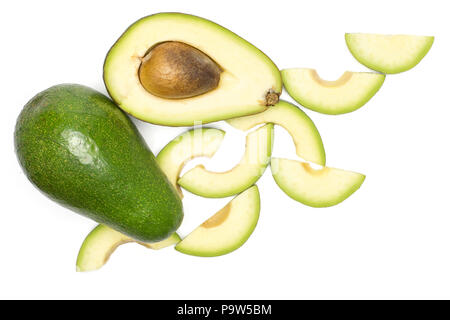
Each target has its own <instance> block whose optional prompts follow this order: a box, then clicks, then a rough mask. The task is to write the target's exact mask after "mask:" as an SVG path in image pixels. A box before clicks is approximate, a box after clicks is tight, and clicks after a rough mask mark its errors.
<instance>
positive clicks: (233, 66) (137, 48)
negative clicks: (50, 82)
mask: <svg viewBox="0 0 450 320" xmlns="http://www.w3.org/2000/svg"><path fill="white" fill-rule="evenodd" d="M167 41H178V42H182V43H185V44H187V45H190V46H192V47H194V48H196V49H198V50H200V51H202V52H203V53H204V54H206V55H207V56H208V57H210V58H211V59H212V60H213V61H215V63H217V64H218V65H219V66H220V68H221V70H222V72H221V74H220V81H219V83H218V86H217V88H215V89H214V90H212V91H209V92H207V93H204V94H201V95H198V96H195V97H190V98H184V99H166V98H160V97H157V96H155V95H153V94H151V93H149V92H148V91H147V90H146V89H145V88H144V87H143V86H142V85H141V82H140V79H139V75H138V70H139V68H140V66H141V63H142V59H143V57H144V56H145V55H146V54H147V52H148V50H149V49H150V48H152V47H154V46H155V45H157V44H159V43H163V42H167ZM231 53H232V54H231ZM104 82H105V85H106V87H107V89H108V92H109V94H110V95H111V97H112V98H113V99H114V101H115V102H116V103H117V104H118V105H119V106H120V107H121V108H122V109H123V110H125V111H126V112H128V113H130V114H132V115H133V116H135V117H136V118H138V119H141V120H144V121H147V122H151V123H154V124H161V125H166V126H192V125H195V124H198V123H208V122H213V121H218V120H223V119H229V118H233V117H240V116H244V115H249V114H254V113H258V112H262V111H264V110H265V109H266V108H267V104H268V102H269V100H272V99H268V97H269V96H268V94H269V93H275V94H277V95H279V94H280V93H281V90H282V82H281V75H280V72H279V70H278V68H277V67H276V65H275V64H274V63H273V62H272V61H271V60H270V59H269V58H268V57H267V56H266V55H265V54H264V53H263V52H261V51H260V50H259V49H257V48H256V47H254V46H253V45H251V44H250V43H249V42H247V41H246V40H244V39H242V38H241V37H239V36H237V35H236V34H234V33H232V32H231V31H229V30H227V29H225V28H223V27H221V26H219V25H218V24H215V23H214V22H211V21H209V20H206V19H203V18H200V17H196V16H192V15H187V14H181V13H159V14H155V15H151V16H148V17H145V18H142V19H140V20H138V21H137V22H135V23H134V24H133V25H131V26H130V27H129V28H128V29H127V30H126V31H125V32H124V33H123V34H122V36H120V38H119V39H118V40H117V42H116V43H115V44H114V46H113V47H112V48H111V50H110V51H109V53H108V55H107V57H106V60H105V64H104ZM270 97H273V94H272V95H270Z"/></svg>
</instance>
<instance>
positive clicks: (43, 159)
mask: <svg viewBox="0 0 450 320" xmlns="http://www.w3.org/2000/svg"><path fill="white" fill-rule="evenodd" d="M14 143H15V149H16V153H17V157H18V159H19V162H20V164H21V166H22V168H23V170H24V172H25V173H26V175H27V176H28V179H29V180H30V181H31V182H32V183H33V184H34V185H35V186H36V187H37V188H39V189H40V190H41V191H42V192H43V193H44V194H46V195H47V196H48V197H50V198H51V199H53V200H55V201H57V202H58V203H60V204H61V205H63V206H65V207H67V208H70V209H72V210H73V211H76V212H78V213H80V214H82V215H85V216H87V217H89V218H91V219H93V220H95V221H97V222H99V223H102V224H105V225H107V226H109V227H111V228H113V229H116V230H117V231H120V232H122V233H124V234H126V235H128V236H130V237H132V238H134V239H136V240H139V241H143V242H156V241H160V240H163V239H165V238H167V237H168V236H170V235H171V234H172V233H173V232H174V231H175V230H176V229H177V228H178V227H179V225H180V224H181V221H182V219H183V207H182V203H181V200H180V198H179V196H178V194H177V192H176V190H175V189H174V188H173V186H172V185H171V184H170V183H169V181H168V180H167V178H166V176H165V175H164V173H163V172H162V171H161V169H160V168H159V166H158V164H157V163H156V161H155V157H154V155H153V154H152V152H151V151H150V149H149V148H148V146H147V144H146V143H145V141H144V139H143V138H142V136H141V135H140V134H139V132H138V130H137V128H136V127H135V125H134V124H133V123H132V122H131V120H130V119H129V118H128V116H127V115H126V114H124V113H123V111H121V110H120V109H119V108H118V107H116V105H115V104H114V103H113V102H112V101H111V100H110V99H108V98H107V97H106V96H104V95H103V94H101V93H99V92H97V91H95V90H93V89H91V88H88V87H85V86H81V85H76V84H62V85H57V86H54V87H51V88H49V89H47V90H45V91H43V92H41V93H39V94H37V95H36V96H35V97H34V98H32V99H31V100H30V101H29V102H28V103H27V104H26V105H25V107H24V109H23V110H22V112H21V113H20V115H19V118H18V120H17V124H16V128H15V133H14Z"/></svg>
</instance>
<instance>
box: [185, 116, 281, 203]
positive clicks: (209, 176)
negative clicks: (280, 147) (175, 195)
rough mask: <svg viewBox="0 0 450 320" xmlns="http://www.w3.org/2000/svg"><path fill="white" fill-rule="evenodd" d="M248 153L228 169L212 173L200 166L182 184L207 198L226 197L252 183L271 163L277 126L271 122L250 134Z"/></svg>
mask: <svg viewBox="0 0 450 320" xmlns="http://www.w3.org/2000/svg"><path fill="white" fill-rule="evenodd" d="M246 142H247V143H246V146H245V153H244V156H243V158H242V159H241V161H240V162H239V164H237V165H236V166H235V167H234V168H233V169H231V170H229V171H226V172H211V171H208V170H206V169H205V167H204V166H202V165H199V166H197V167H195V168H193V169H191V170H189V171H188V172H186V173H185V174H184V175H183V176H182V177H181V178H180V179H179V180H178V184H179V185H180V186H182V187H183V188H184V189H186V190H188V191H190V192H192V193H194V194H196V195H199V196H203V197H207V198H225V197H229V196H232V195H235V194H238V193H240V192H242V191H244V190H246V189H247V188H249V187H250V186H252V185H253V184H254V183H255V182H256V181H258V179H259V178H260V177H261V176H262V174H263V173H264V171H265V169H266V167H267V165H268V164H269V162H270V156H271V154H272V144H273V125H272V124H267V125H265V126H263V127H261V128H258V129H257V130H255V131H253V132H251V133H249V134H248V135H247V141H246Z"/></svg>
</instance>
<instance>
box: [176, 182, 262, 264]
mask: <svg viewBox="0 0 450 320" xmlns="http://www.w3.org/2000/svg"><path fill="white" fill-rule="evenodd" d="M259 210H260V197H259V191H258V187H257V186H252V187H250V188H249V189H247V190H246V191H244V192H242V193H241V194H239V195H238V196H236V197H235V198H234V199H233V200H231V201H230V202H229V203H228V204H227V205H226V206H225V207H224V208H223V209H221V210H220V211H218V212H217V213H216V214H215V215H214V216H212V217H211V218H210V219H208V220H207V221H205V222H204V223H203V224H202V225H200V226H199V227H197V228H196V229H195V230H194V231H192V232H191V233H190V234H189V235H188V236H187V237H186V238H184V239H183V240H182V241H181V242H179V243H178V244H177V245H176V246H175V249H176V250H178V251H179V252H182V253H185V254H189V255H193V256H200V257H216V256H221V255H224V254H227V253H230V252H232V251H234V250H236V249H238V248H239V247H241V246H242V245H243V244H244V243H245V242H246V241H247V240H248V238H249V237H250V235H251V234H252V232H253V230H255V227H256V224H257V223H258V219H259Z"/></svg>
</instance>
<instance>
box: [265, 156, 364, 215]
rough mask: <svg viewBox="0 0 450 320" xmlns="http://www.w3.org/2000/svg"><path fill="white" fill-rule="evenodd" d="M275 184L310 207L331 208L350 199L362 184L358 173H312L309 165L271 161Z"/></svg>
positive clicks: (278, 159) (318, 170)
mask: <svg viewBox="0 0 450 320" xmlns="http://www.w3.org/2000/svg"><path fill="white" fill-rule="evenodd" d="M270 167H271V170H272V175H273V177H274V179H275V182H276V183H277V184H278V186H279V187H280V188H281V190H283V191H284V192H285V193H286V194H287V195H288V196H289V197H291V198H292V199H294V200H297V201H299V202H301V203H303V204H305V205H308V206H311V207H317V208H322V207H330V206H334V205H336V204H338V203H340V202H342V201H344V200H345V199H347V198H348V197H350V196H351V195H352V194H353V193H354V192H355V191H356V190H358V189H359V187H360V186H361V185H362V183H363V182H364V179H365V176H364V175H363V174H360V173H356V172H351V171H345V170H342V169H336V168H329V167H323V168H321V169H313V168H312V167H311V165H310V164H309V163H306V162H301V161H295V160H288V159H280V158H272V160H271V165H270Z"/></svg>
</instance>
